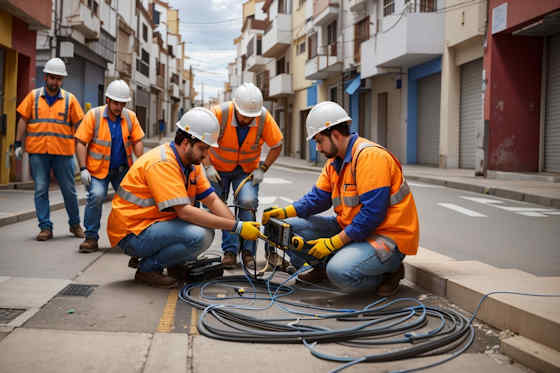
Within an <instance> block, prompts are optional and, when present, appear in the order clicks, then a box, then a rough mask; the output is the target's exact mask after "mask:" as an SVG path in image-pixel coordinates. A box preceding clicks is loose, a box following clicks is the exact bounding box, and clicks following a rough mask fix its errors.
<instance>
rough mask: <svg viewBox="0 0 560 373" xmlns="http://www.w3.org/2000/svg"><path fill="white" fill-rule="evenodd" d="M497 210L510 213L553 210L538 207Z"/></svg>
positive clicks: (504, 207) (502, 207) (506, 207)
mask: <svg viewBox="0 0 560 373" xmlns="http://www.w3.org/2000/svg"><path fill="white" fill-rule="evenodd" d="M496 207H497V208H499V209H502V210H506V211H511V212H519V213H521V212H546V213H548V212H554V211H557V210H554V209H543V208H538V207H508V206H496Z"/></svg>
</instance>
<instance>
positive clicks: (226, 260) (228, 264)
mask: <svg viewBox="0 0 560 373" xmlns="http://www.w3.org/2000/svg"><path fill="white" fill-rule="evenodd" d="M222 264H223V265H224V268H225V269H234V268H235V266H236V265H237V255H235V254H234V253H232V252H231V251H226V252H225V253H224V257H223V258H222Z"/></svg>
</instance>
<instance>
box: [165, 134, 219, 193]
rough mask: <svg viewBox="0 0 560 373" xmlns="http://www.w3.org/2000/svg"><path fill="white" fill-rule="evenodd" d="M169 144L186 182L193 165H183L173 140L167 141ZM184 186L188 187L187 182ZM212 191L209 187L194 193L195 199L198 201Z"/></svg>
mask: <svg viewBox="0 0 560 373" xmlns="http://www.w3.org/2000/svg"><path fill="white" fill-rule="evenodd" d="M169 146H170V147H171V149H172V150H173V154H175V159H176V160H177V163H178V164H179V167H181V171H183V174H184V175H185V180H187V183H188V180H189V176H190V174H191V172H192V171H193V166H192V165H189V166H185V165H184V164H183V161H182V160H181V157H179V153H178V152H177V147H176V146H175V143H174V142H173V141H171V142H170V143H169ZM185 187H188V184H185ZM213 191H214V188H213V187H210V188H208V189H206V190H205V191H204V192H202V193H201V194H197V195H196V200H197V201H200V200H202V199H204V198H206V197H208V196H209V195H210V193H212V192H213Z"/></svg>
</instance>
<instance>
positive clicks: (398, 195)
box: [332, 142, 410, 208]
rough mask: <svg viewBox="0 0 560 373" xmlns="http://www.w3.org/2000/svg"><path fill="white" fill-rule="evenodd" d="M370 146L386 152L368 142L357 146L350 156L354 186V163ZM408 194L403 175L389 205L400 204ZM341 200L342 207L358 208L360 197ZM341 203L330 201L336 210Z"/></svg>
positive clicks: (337, 200) (335, 200)
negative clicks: (342, 202)
mask: <svg viewBox="0 0 560 373" xmlns="http://www.w3.org/2000/svg"><path fill="white" fill-rule="evenodd" d="M371 146H375V147H377V148H380V149H383V150H385V151H387V152H388V150H387V149H385V148H384V147H382V146H381V145H376V144H372V143H368V142H362V143H360V144H358V147H357V149H356V151H355V154H354V155H353V156H352V165H354V167H352V165H351V172H352V179H353V183H354V184H356V168H355V167H357V165H356V163H357V162H358V156H359V155H360V153H361V152H362V150H364V149H365V148H369V147H371ZM401 172H402V169H401ZM409 193H410V187H409V186H408V183H407V182H406V179H405V178H404V175H403V182H402V183H401V186H400V187H399V190H397V192H395V193H394V194H392V195H391V197H390V205H391V206H394V205H396V204H398V203H400V202H402V201H403V200H404V199H405V197H406V196H407V195H408V194H409ZM343 199H344V205H345V206H348V207H355V206H358V205H359V204H360V197H359V196H350V197H343ZM341 201H342V200H341V198H340V197H335V198H333V199H332V204H333V208H336V207H338V206H340V205H341Z"/></svg>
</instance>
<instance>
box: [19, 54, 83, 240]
mask: <svg viewBox="0 0 560 373" xmlns="http://www.w3.org/2000/svg"><path fill="white" fill-rule="evenodd" d="M43 72H44V73H45V86H44V87H41V88H37V89H34V90H33V91H31V92H30V93H29V94H28V95H27V96H26V97H25V98H24V99H23V101H22V102H21V103H20V104H19V106H18V108H17V112H18V113H19V115H20V116H21V118H20V119H19V122H18V125H17V133H16V141H15V143H14V153H15V156H16V158H17V159H21V158H22V157H23V148H22V139H23V136H24V135H25V134H26V133H27V137H26V139H25V150H26V151H27V152H28V153H29V164H30V167H31V177H32V178H33V181H34V182H35V211H36V213H37V219H38V220H39V229H40V230H41V232H40V233H39V234H38V235H37V237H36V238H37V241H46V240H50V239H51V238H52V237H53V223H52V222H51V220H50V205H49V184H50V172H51V170H53V172H54V176H55V177H56V180H57V181H58V184H59V186H60V190H61V191H62V196H63V197H64V207H65V208H66V212H67V213H68V217H69V221H68V223H69V225H70V233H72V234H73V235H74V236H75V237H79V238H83V237H84V231H83V230H82V227H80V211H79V209H78V196H77V194H76V186H75V182H74V172H73V156H74V150H75V148H74V146H75V145H74V144H75V140H74V132H75V130H76V127H77V126H78V125H79V124H80V121H81V120H82V118H83V116H84V112H83V111H82V107H81V106H80V103H79V102H78V100H77V99H76V97H74V95H73V94H72V93H70V92H68V91H66V90H63V89H62V88H61V87H62V81H63V80H64V77H65V76H67V75H68V74H67V72H66V65H65V64H64V62H63V61H62V60H61V59H60V58H51V59H50V60H48V61H47V63H46V65H45V67H44V69H43Z"/></svg>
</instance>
